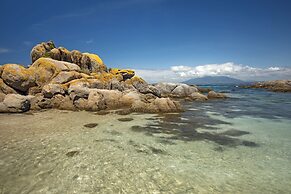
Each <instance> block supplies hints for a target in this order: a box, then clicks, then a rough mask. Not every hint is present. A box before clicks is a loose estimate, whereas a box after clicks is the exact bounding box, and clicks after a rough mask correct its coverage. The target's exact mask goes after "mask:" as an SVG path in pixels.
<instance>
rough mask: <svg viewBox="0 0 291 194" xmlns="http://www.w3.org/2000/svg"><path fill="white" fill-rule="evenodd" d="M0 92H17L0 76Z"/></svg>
mask: <svg viewBox="0 0 291 194" xmlns="http://www.w3.org/2000/svg"><path fill="white" fill-rule="evenodd" d="M0 93H3V94H17V92H16V91H15V90H14V89H13V88H11V87H9V86H8V85H6V84H5V83H4V81H3V79H1V78H0Z"/></svg>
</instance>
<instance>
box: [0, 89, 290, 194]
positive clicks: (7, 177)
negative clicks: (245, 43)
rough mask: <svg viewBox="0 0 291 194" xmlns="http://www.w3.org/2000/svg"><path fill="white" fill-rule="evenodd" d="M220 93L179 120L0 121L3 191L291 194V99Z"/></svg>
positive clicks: (70, 115) (21, 117) (85, 115)
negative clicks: (221, 96) (218, 97)
mask: <svg viewBox="0 0 291 194" xmlns="http://www.w3.org/2000/svg"><path fill="white" fill-rule="evenodd" d="M211 87H212V88H213V89H214V90H216V91H220V92H224V93H225V94H226V95H228V96H229V97H230V98H228V99H226V100H220V99H218V100H209V101H207V102H189V101H185V102H183V106H184V107H185V112H182V113H175V114H173V113H172V114H137V113H132V114H129V115H118V114H115V113H109V114H104V115H100V114H98V113H95V112H86V111H80V112H71V111H63V110H46V111H42V112H35V113H24V114H0V193H280V194H281V193H291V93H274V92H269V91H266V90H261V89H241V88H238V87H236V86H211ZM88 124H89V125H88Z"/></svg>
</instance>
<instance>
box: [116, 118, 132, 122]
mask: <svg viewBox="0 0 291 194" xmlns="http://www.w3.org/2000/svg"><path fill="white" fill-rule="evenodd" d="M117 120H119V121H121V122H128V121H132V120H133V118H130V117H127V118H119V119H117Z"/></svg>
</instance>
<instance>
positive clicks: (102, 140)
mask: <svg viewBox="0 0 291 194" xmlns="http://www.w3.org/2000/svg"><path fill="white" fill-rule="evenodd" d="M94 142H114V143H117V141H116V140H115V139H95V140H94Z"/></svg>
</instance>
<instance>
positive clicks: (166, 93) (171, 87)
mask: <svg viewBox="0 0 291 194" xmlns="http://www.w3.org/2000/svg"><path fill="white" fill-rule="evenodd" d="M155 88H156V89H157V90H158V91H160V94H161V96H162V97H171V98H186V99H190V100H195V101H205V100H208V98H207V96H205V95H203V94H201V93H199V91H198V89H197V87H195V86H190V85H187V84H182V83H158V84H156V85H155Z"/></svg>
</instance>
